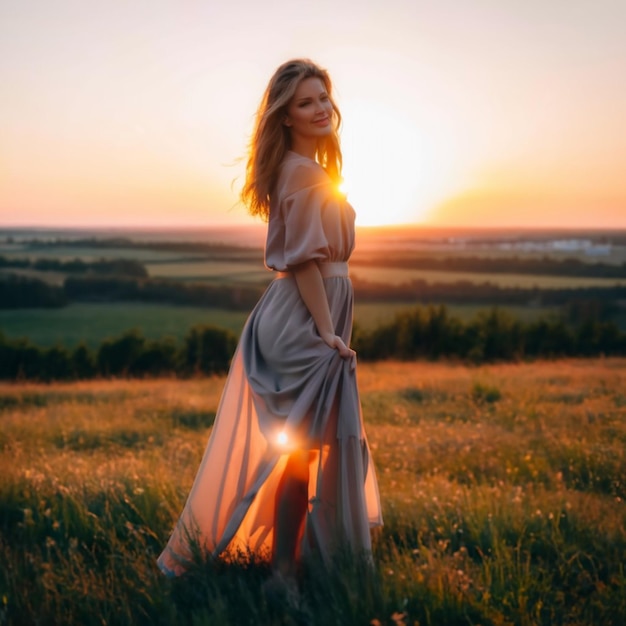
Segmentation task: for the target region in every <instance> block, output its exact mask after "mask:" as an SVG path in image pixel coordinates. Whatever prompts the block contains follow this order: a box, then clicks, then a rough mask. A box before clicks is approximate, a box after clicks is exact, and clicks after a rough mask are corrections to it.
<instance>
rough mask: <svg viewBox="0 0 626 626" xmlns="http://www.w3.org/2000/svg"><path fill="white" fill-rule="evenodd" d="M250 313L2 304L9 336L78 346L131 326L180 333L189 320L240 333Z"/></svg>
mask: <svg viewBox="0 0 626 626" xmlns="http://www.w3.org/2000/svg"><path fill="white" fill-rule="evenodd" d="M246 318H247V313H244V312H241V311H227V310H224V309H206V308H201V307H187V306H175V305H166V304H163V305H161V304H142V303H129V302H110V303H102V304H100V303H98V304H88V303H74V304H69V305H68V306H66V307H63V308H60V309H18V310H0V330H1V331H2V332H4V334H5V335H6V336H7V337H28V338H29V339H30V340H31V341H32V342H33V343H34V344H36V345H40V346H50V345H53V344H55V343H60V344H62V345H65V346H68V347H70V346H75V345H76V344H78V343H79V342H80V341H85V343H87V345H89V346H91V347H92V348H96V347H97V346H98V345H99V344H100V342H101V341H102V340H103V339H105V338H107V337H112V336H116V335H120V334H122V333H123V332H124V331H126V330H128V329H130V328H140V329H141V331H142V333H143V335H144V336H145V337H148V338H152V339H156V338H159V337H163V336H165V335H170V336H173V337H177V338H178V339H182V338H183V337H184V336H185V335H186V334H187V331H188V330H189V328H190V327H191V326H194V325H196V324H213V325H215V326H219V327H221V328H228V329H230V330H232V331H234V332H235V333H237V334H239V333H240V332H241V329H242V328H243V324H244V322H245V321H246Z"/></svg>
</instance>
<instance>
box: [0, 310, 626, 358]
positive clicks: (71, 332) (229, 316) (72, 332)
mask: <svg viewBox="0 0 626 626" xmlns="http://www.w3.org/2000/svg"><path fill="white" fill-rule="evenodd" d="M415 306H416V305H414V304H407V303H406V302H357V303H356V306H355V311H354V317H355V321H356V323H357V324H358V325H359V326H360V327H361V328H364V329H368V330H369V329H372V328H375V327H376V326H378V325H379V324H381V323H385V322H389V321H391V320H392V319H393V317H394V315H395V314H396V313H397V312H399V311H406V310H409V309H412V308H414V307H415ZM485 308H487V307H484V306H480V305H471V304H468V305H449V306H447V309H448V311H449V312H450V313H451V314H452V315H454V316H456V317H458V318H460V319H462V320H465V321H467V320H469V319H471V318H472V317H474V316H475V315H476V314H477V313H478V311H481V310H485ZM502 308H503V309H506V310H507V311H509V312H510V313H512V314H513V315H515V316H516V317H517V318H519V319H521V320H524V321H530V320H534V319H537V318H538V317H540V316H541V315H547V314H551V313H555V312H556V310H555V309H552V308H549V307H536V308H529V307H522V306H518V307H516V306H510V307H502ZM247 316H248V314H247V313H246V312H243V311H228V310H225V309H209V308H204V307H192V306H176V305H168V304H144V303H131V302H108V303H94V304H91V303H72V304H69V305H67V306H65V307H63V308H60V309H18V310H13V309H5V310H1V309H0V330H2V332H3V333H4V334H5V335H6V336H7V337H12V338H17V337H28V338H29V339H30V340H31V342H32V343H34V344H36V345H38V346H51V345H54V344H55V343H60V344H61V345H64V346H68V347H70V346H71V347H73V346H75V345H77V344H78V343H80V342H81V341H84V342H85V343H86V344H87V345H89V346H91V347H92V348H96V347H97V346H99V345H100V342H101V341H102V340H103V339H106V338H107V337H113V336H117V335H120V334H122V333H123V332H124V331H126V330H128V329H130V328H133V327H136V328H140V329H141V331H142V333H143V334H144V336H145V337H148V338H151V339H158V338H160V337H162V336H164V335H170V336H172V337H177V338H178V339H182V338H183V337H184V336H185V335H186V334H187V331H188V330H189V328H190V327H191V326H194V325H196V324H213V325H215V326H219V327H221V328H228V329H229V330H232V331H233V332H235V333H236V334H239V333H240V332H241V329H242V328H243V325H244V323H245V321H246V318H247ZM622 321H623V322H624V328H626V319H624V320H622Z"/></svg>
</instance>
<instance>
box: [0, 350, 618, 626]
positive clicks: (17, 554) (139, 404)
mask: <svg viewBox="0 0 626 626" xmlns="http://www.w3.org/2000/svg"><path fill="white" fill-rule="evenodd" d="M359 381H360V389H361V393H362V402H363V410H364V417H365V421H366V427H367V431H368V435H369V438H370V443H371V447H372V452H373V455H374V459H375V462H376V465H377V470H378V476H379V482H380V487H381V497H382V502H383V508H384V516H385V526H384V528H383V529H382V530H381V531H380V532H377V533H376V534H375V535H374V560H375V564H376V569H375V571H374V572H373V573H372V572H369V571H367V570H363V569H361V568H360V565H359V563H358V562H356V561H354V560H351V559H344V560H341V561H339V562H338V563H337V566H336V567H335V568H334V569H333V570H332V571H329V572H325V573H320V572H319V571H317V570H316V568H315V567H314V566H311V567H310V568H309V569H307V570H306V571H305V579H304V580H305V584H304V585H303V590H302V593H301V597H300V602H299V604H298V605H287V604H276V603H275V602H274V603H273V602H271V601H269V600H268V599H267V598H266V596H265V595H264V592H263V589H262V583H263V581H264V580H265V579H266V577H267V575H268V570H267V566H266V565H265V564H263V563H255V562H247V563H246V562H241V563H235V564H230V565H228V564H223V563H216V564H213V565H204V566H198V568H197V569H196V570H194V571H193V572H192V574H191V575H190V576H189V577H188V578H186V579H179V580H174V581H170V580H167V579H165V578H164V577H162V576H161V574H160V573H159V572H158V571H157V569H156V567H155V563H154V561H155V558H156V556H157V555H158V553H159V552H160V550H161V548H162V546H163V545H164V543H165V541H166V539H167V537H168V535H169V532H170V529H171V527H172V524H173V523H174V521H175V519H176V516H177V514H178V512H179V511H180V509H181V507H182V505H183V502H184V499H185V497H186V495H187V492H188V489H189V487H190V484H191V482H192V480H193V476H194V473H195V471H196V469H197V466H198V462H199V460H200V457H201V455H202V452H203V449H204V446H205V443H206V440H207V436H208V434H209V431H210V426H211V424H212V421H213V419H214V412H215V410H216V407H217V403H218V400H219V394H220V392H221V388H222V385H223V379H220V378H211V379H194V380H185V381H176V380H172V379H159V380H146V381H126V380H119V381H95V382H88V383H87V382H82V383H71V384H58V385H53V386H48V385H35V384H21V385H11V384H2V385H0V420H1V423H2V428H1V429H0V531H1V532H0V558H1V559H2V563H3V567H2V568H1V569H0V624H15V625H18V624H19V625H29V624H37V625H41V626H45V625H48V624H64V625H73V624H80V625H85V624H120V625H126V624H156V625H161V624H163V625H166V624H167V625H171V624H194V625H204V624H207V625H208V624H238V625H239V624H276V625H278V624H324V625H334V624H337V625H339V624H363V625H368V624H370V625H381V624H389V625H395V626H398V625H403V624H404V625H409V624H410V625H414V624H419V625H420V626H425V625H432V626H455V625H467V626H470V625H478V624H480V625H482V626H488V625H493V626H499V625H505V624H506V625H508V624H511V625H520V626H522V625H524V626H525V625H534V624H538V625H539V624H541V625H546V626H553V625H569V626H573V625H579V626H582V625H587V624H598V625H602V626H618V625H620V624H623V623H624V619H625V618H626V576H625V572H624V563H625V561H626V530H625V528H626V509H625V507H624V498H626V482H625V478H624V477H625V476H626V457H625V455H624V445H625V444H626V419H625V418H626V392H625V390H626V360H624V359H622V360H594V361H562V362H537V363H530V364H517V365H499V366H490V367H479V368H468V367H465V366H461V365H446V364H442V363H417V364H399V363H395V362H389V363H378V364H370V365H362V366H361V367H360V368H359Z"/></svg>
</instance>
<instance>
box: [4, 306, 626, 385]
mask: <svg viewBox="0 0 626 626" xmlns="http://www.w3.org/2000/svg"><path fill="white" fill-rule="evenodd" d="M236 344H237V338H236V336H235V335H234V334H233V333H232V332H231V331H229V330H226V329H222V328H217V327H215V326H207V325H197V326H193V327H192V328H191V329H190V330H189V331H188V333H187V335H186V336H185V337H184V339H183V340H182V343H180V342H179V341H177V340H176V339H174V338H172V337H163V338H161V339H146V338H145V337H144V336H143V335H142V334H141V332H140V331H139V330H137V329H132V330H129V331H127V332H126V333H123V334H122V335H121V336H119V337H115V338H110V339H105V340H104V341H102V343H101V344H100V345H99V346H98V347H97V348H96V349H95V350H92V349H90V348H89V347H87V346H86V345H85V344H84V343H81V344H79V345H78V346H76V347H75V348H73V349H68V348H65V347H63V346H60V345H56V346H53V347H49V348H42V347H38V346H35V345H33V344H32V343H30V342H29V341H28V340H26V339H8V338H7V337H5V336H4V335H3V334H2V333H0V379H5V380H39V381H53V380H75V379H87V378H94V377H112V376H122V377H147V376H163V375H172V376H181V377H184V376H190V375H197V374H202V375H210V374H221V373H225V372H226V371H227V370H228V367H229V364H230V359H231V358H232V355H233V352H234V350H235V347H236ZM352 346H353V347H354V348H355V350H356V351H357V354H358V355H359V358H360V359H361V360H364V361H371V360H380V359H391V358H393V359H404V360H412V359H424V358H425V359H440V358H448V359H459V360H463V361H468V362H473V363H485V362H496V361H510V360H520V359H528V358H555V357H591V356H598V355H606V356H626V333H622V332H621V331H620V330H619V328H618V327H617V326H616V325H615V324H614V323H613V322H606V321H599V320H594V319H587V320H585V321H583V322H582V323H580V324H578V325H577V326H571V325H568V324H567V323H566V321H565V320H564V319H563V318H542V319H539V320H537V321H534V322H528V323H524V322H521V321H520V320H518V319H516V318H515V317H513V316H511V315H510V314H508V313H507V312H506V311H502V310H500V309H497V308H493V309H491V310H489V311H484V312H482V313H480V314H479V315H477V316H476V318H474V319H473V320H471V321H469V322H463V321H462V320H460V319H458V318H456V317H452V316H450V315H449V313H448V311H447V309H446V307H445V306H443V305H440V306H428V307H422V306H418V307H415V308H414V309H412V310H410V311H407V312H403V313H399V314H397V315H396V316H395V318H394V319H393V320H392V321H391V322H389V323H387V324H383V325H380V326H378V327H377V328H375V329H373V330H369V331H366V330H362V329H360V328H359V327H358V326H355V332H354V337H353V341H352Z"/></svg>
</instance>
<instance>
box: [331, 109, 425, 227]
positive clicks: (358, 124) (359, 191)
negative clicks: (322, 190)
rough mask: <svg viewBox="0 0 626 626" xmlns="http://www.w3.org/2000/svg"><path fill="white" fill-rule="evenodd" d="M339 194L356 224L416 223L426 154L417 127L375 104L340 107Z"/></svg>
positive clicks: (422, 208) (421, 207) (421, 212)
mask: <svg viewBox="0 0 626 626" xmlns="http://www.w3.org/2000/svg"><path fill="white" fill-rule="evenodd" d="M343 115H344V119H345V120H346V121H345V124H344V129H343V133H342V148H343V152H344V163H345V165H344V170H343V174H344V181H345V182H344V184H343V191H344V192H345V193H346V195H347V196H348V200H349V201H350V203H351V204H352V205H353V206H354V208H355V209H356V212H357V223H358V224H359V225H361V226H380V225H386V224H394V223H402V222H420V221H421V220H422V219H423V218H424V216H425V213H426V211H427V209H428V207H427V206H425V205H424V203H423V201H422V200H423V198H422V197H420V193H421V192H423V191H424V181H423V180H422V174H423V171H424V169H423V168H424V165H423V164H424V160H425V157H426V156H427V155H426V154H425V153H424V152H423V151H421V150H420V136H419V129H418V128H417V127H416V125H415V124H414V123H413V122H411V121H410V120H406V119H402V118H398V117H397V116H395V115H394V112H393V111H392V110H387V109H385V108H384V107H383V106H382V105H378V104H377V103H374V102H363V101H361V102H358V101H356V102H354V103H347V104H345V105H344V106H343Z"/></svg>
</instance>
